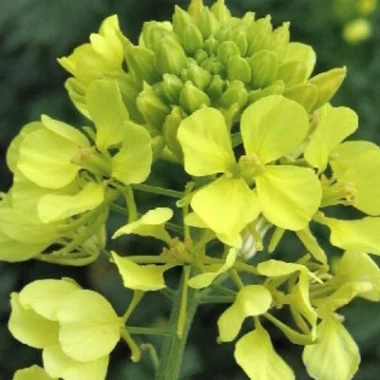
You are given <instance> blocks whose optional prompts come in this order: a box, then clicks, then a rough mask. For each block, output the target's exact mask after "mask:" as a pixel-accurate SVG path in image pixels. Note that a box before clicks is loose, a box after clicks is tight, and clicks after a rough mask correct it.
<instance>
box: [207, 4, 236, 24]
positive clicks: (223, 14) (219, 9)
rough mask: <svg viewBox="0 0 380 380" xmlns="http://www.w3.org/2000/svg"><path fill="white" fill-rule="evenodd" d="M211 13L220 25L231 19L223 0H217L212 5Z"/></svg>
mask: <svg viewBox="0 0 380 380" xmlns="http://www.w3.org/2000/svg"><path fill="white" fill-rule="evenodd" d="M211 12H212V13H213V14H214V15H215V17H216V19H217V20H218V21H219V23H220V25H224V24H226V23H227V22H228V21H229V20H230V19H231V12H230V11H229V9H228V8H227V7H226V5H225V4H224V0H217V1H216V2H215V3H214V4H213V5H212V7H211Z"/></svg>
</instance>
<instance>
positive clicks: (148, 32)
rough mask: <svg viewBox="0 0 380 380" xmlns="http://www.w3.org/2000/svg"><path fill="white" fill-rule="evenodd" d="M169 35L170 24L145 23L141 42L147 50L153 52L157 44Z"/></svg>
mask: <svg viewBox="0 0 380 380" xmlns="http://www.w3.org/2000/svg"><path fill="white" fill-rule="evenodd" d="M170 35H171V25H170V23H165V22H157V21H149V22H145V23H144V26H143V31H142V40H143V41H144V44H145V46H146V47H147V48H148V49H151V50H154V51H155V49H156V47H157V46H158V44H159V42H160V41H161V40H162V39H163V38H164V37H166V36H170Z"/></svg>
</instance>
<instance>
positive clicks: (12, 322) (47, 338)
mask: <svg viewBox="0 0 380 380" xmlns="http://www.w3.org/2000/svg"><path fill="white" fill-rule="evenodd" d="M11 306H12V312H11V316H10V318H9V322H8V329H9V331H10V332H11V334H12V335H13V336H14V337H15V338H16V339H17V340H18V341H20V342H21V343H24V344H27V345H28V346H31V347H34V348H44V347H47V346H49V345H51V344H54V343H56V342H58V329H59V325H58V323H57V322H53V321H49V320H48V319H45V318H44V317H42V316H41V315H39V314H37V313H36V312H35V311H33V310H28V309H26V308H24V307H23V306H22V305H21V303H20V300H19V295H18V294H17V293H12V294H11Z"/></svg>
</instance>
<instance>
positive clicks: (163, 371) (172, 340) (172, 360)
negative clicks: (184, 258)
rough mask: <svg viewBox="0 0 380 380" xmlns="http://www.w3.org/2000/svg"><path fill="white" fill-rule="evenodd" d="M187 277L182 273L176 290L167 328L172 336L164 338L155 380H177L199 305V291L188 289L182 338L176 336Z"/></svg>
mask: <svg viewBox="0 0 380 380" xmlns="http://www.w3.org/2000/svg"><path fill="white" fill-rule="evenodd" d="M187 275H188V274H187V273H185V272H184V273H183V276H182V279H181V286H180V287H179V289H178V290H177V294H176V297H175V300H174V303H173V309H172V314H171V316H170V321H169V326H170V328H171V329H172V335H171V337H167V338H165V342H164V345H163V347H162V350H161V355H160V366H159V368H158V370H157V373H156V377H155V380H178V379H179V374H180V370H181V363H182V358H183V353H184V349H185V345H186V341H187V337H188V334H189V331H190V328H191V325H192V321H193V318H194V315H195V312H196V310H197V308H198V304H199V297H198V296H199V294H198V293H199V291H198V290H196V289H192V288H189V289H188V291H187V297H186V299H187V302H186V321H185V323H184V325H183V329H182V337H181V338H180V337H179V336H178V334H177V325H178V321H179V318H180V315H181V300H182V298H183V289H182V287H183V286H187V284H186V282H185V281H184V280H185V278H186V277H187ZM182 312H183V309H182Z"/></svg>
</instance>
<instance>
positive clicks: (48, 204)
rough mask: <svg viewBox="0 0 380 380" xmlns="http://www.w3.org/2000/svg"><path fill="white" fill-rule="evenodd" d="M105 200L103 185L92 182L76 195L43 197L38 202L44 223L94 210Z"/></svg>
mask: <svg viewBox="0 0 380 380" xmlns="http://www.w3.org/2000/svg"><path fill="white" fill-rule="evenodd" d="M103 200H104V190H103V185H102V184H98V183H93V182H90V183H88V184H87V185H86V186H85V187H84V188H83V189H82V190H80V191H79V192H78V193H77V194H75V195H54V194H48V195H45V196H43V197H42V198H41V199H40V201H39V202H38V216H39V218H40V219H41V221H42V222H43V223H50V222H55V221H58V220H62V219H66V218H68V217H70V216H74V215H78V214H81V213H83V212H85V211H89V210H93V209H95V208H96V207H97V206H99V205H100V204H101V203H102V202H103Z"/></svg>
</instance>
